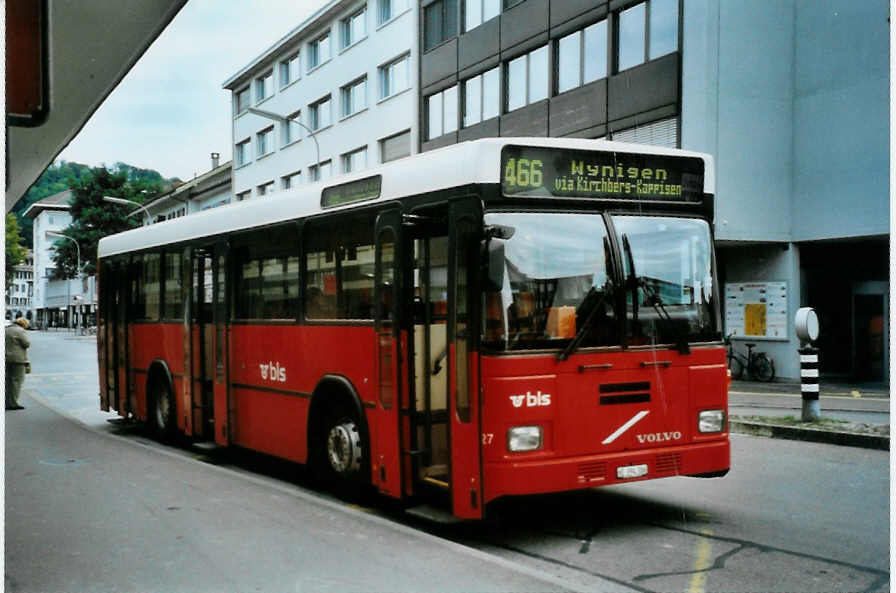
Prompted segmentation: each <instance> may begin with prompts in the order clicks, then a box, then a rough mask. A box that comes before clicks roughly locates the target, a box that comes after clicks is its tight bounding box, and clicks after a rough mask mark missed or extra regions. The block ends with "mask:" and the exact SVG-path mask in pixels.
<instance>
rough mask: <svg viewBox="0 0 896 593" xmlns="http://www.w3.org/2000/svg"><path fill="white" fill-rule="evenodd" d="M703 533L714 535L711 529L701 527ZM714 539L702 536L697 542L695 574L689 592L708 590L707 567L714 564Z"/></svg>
mask: <svg viewBox="0 0 896 593" xmlns="http://www.w3.org/2000/svg"><path fill="white" fill-rule="evenodd" d="M700 533H702V534H703V535H712V531H710V530H709V529H701V530H700ZM711 560H712V541H711V540H709V539H706V538H700V540H699V541H698V542H697V557H696V558H695V559H694V570H695V571H697V572H694V574H693V575H692V576H691V584H690V586H689V587H688V593H703V592H704V591H706V572H705V571H706V569H707V568H709V567H710V566H712V563H711Z"/></svg>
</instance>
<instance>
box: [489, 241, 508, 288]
mask: <svg viewBox="0 0 896 593" xmlns="http://www.w3.org/2000/svg"><path fill="white" fill-rule="evenodd" d="M486 248H487V249H488V277H487V279H486V287H485V290H486V292H501V289H502V288H504V267H505V264H504V241H502V240H500V239H492V240H491V241H486Z"/></svg>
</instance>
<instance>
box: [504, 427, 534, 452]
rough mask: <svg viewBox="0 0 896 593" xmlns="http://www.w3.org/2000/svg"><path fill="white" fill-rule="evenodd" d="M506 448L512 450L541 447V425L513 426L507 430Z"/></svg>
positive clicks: (528, 449)
mask: <svg viewBox="0 0 896 593" xmlns="http://www.w3.org/2000/svg"><path fill="white" fill-rule="evenodd" d="M507 448H508V449H509V450H510V451H514V452H518V451H535V450H536V449H541V427H540V426H514V427H513V428H511V429H510V430H508V431H507Z"/></svg>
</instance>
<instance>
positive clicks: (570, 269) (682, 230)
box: [483, 212, 719, 350]
mask: <svg viewBox="0 0 896 593" xmlns="http://www.w3.org/2000/svg"><path fill="white" fill-rule="evenodd" d="M613 222H614V227H615V231H616V234H617V241H616V244H617V245H618V246H619V249H620V250H622V253H620V254H619V257H620V258H621V259H622V261H623V268H624V271H625V275H626V277H625V278H614V277H613V273H612V265H611V262H612V259H613V254H612V252H611V249H612V248H611V242H610V241H609V239H608V231H607V228H606V225H605V224H604V219H603V217H601V216H600V215H599V214H570V213H543V212H539V213H515V212H514V213H511V212H494V213H488V214H486V215H485V223H486V227H487V228H488V226H500V227H510V228H512V229H513V232H512V234H511V235H510V237H509V238H507V239H499V238H493V239H490V240H489V242H488V250H489V255H488V260H489V261H488V274H487V281H486V283H485V293H484V308H483V311H484V317H485V319H484V324H483V341H484V345H485V346H486V347H487V348H488V349H491V350H532V349H548V348H550V349H555V348H565V347H566V346H567V345H568V344H569V343H570V341H571V340H574V339H578V340H580V341H578V344H577V345H576V349H578V348H587V347H596V346H620V345H621V344H622V343H623V340H622V323H621V319H618V317H617V315H618V314H617V311H616V304H617V302H618V301H617V297H619V296H620V291H624V292H625V295H626V296H625V302H626V305H627V311H626V315H627V317H628V320H629V323H627V324H626V327H627V328H628V330H627V334H628V335H627V336H626V343H627V344H629V345H643V344H674V343H676V342H679V341H682V340H684V341H687V342H701V341H710V340H717V339H719V334H718V329H717V322H716V314H715V306H716V305H715V302H714V299H713V282H712V278H713V275H712V257H711V254H712V248H711V242H710V234H709V226H708V224H707V223H706V222H705V221H703V220H699V219H686V218H669V217H649V216H615V217H614V218H613ZM623 235H624V239H625V240H624V241H623ZM504 236H507V234H505V235H504ZM632 264H633V266H632ZM632 267H633V268H634V274H633V272H632ZM635 292H637V295H638V297H637V302H636V305H633V297H632V295H633V294H635ZM580 333H582V335H581V336H580V335H579V334H580Z"/></svg>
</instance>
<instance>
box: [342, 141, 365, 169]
mask: <svg viewBox="0 0 896 593" xmlns="http://www.w3.org/2000/svg"><path fill="white" fill-rule="evenodd" d="M366 168H367V147H366V146H365V147H364V148H359V149H358V150H353V151H351V152H347V153H345V154H344V155H342V171H343V172H345V173H351V172H352V171H361V170H362V169H366Z"/></svg>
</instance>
